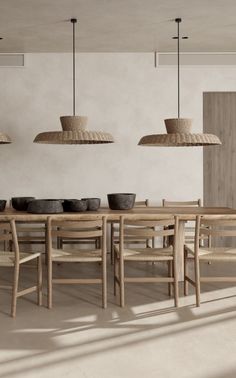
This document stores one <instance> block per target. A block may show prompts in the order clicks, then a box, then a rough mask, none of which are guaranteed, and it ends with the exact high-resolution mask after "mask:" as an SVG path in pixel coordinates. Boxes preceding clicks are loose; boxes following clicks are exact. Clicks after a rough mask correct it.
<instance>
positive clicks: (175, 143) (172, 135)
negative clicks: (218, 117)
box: [138, 18, 221, 147]
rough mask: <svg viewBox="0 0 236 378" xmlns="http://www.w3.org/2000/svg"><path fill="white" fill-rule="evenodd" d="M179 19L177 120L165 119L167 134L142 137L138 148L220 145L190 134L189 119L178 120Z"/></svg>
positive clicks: (213, 137)
mask: <svg viewBox="0 0 236 378" xmlns="http://www.w3.org/2000/svg"><path fill="white" fill-rule="evenodd" d="M181 21H182V20H181V18H176V19H175V22H176V23H177V32H178V34H177V37H174V39H177V43H178V53H177V54H178V55H177V57H178V66H177V67H178V118H170V119H165V126H166V131H167V134H151V135H145V136H144V137H142V138H141V139H140V141H139V143H138V145H139V146H150V147H152V146H153V147H155V146H156V147H194V146H211V145H219V144H221V141H220V139H219V138H218V137H217V136H216V135H213V134H192V133H191V127H192V120H191V119H189V118H180V48H179V47H180V43H179V42H180V33H179V24H180V22H181ZM182 38H183V39H187V38H188V37H182Z"/></svg>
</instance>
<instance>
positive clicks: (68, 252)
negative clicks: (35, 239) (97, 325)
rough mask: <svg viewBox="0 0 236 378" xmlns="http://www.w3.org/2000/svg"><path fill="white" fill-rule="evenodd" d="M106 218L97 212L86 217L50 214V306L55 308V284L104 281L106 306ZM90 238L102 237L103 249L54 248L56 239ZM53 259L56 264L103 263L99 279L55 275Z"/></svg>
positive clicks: (102, 283) (103, 291)
mask: <svg viewBox="0 0 236 378" xmlns="http://www.w3.org/2000/svg"><path fill="white" fill-rule="evenodd" d="M106 224H107V223H106V217H105V216H98V215H94V216H92V215H88V216H86V215H84V216H76V215H75V216H71V215H70V216H66V215H64V216H63V215H62V216H55V217H53V216H51V217H48V220H47V250H48V253H47V255H48V308H52V286H53V284H95V283H97V284H101V285H102V307H103V308H106V307H107V270H106V253H107V250H106ZM54 238H55V239H56V240H57V239H58V238H63V239H64V240H65V239H66V240H68V241H69V239H72V240H79V239H82V240H87V239H89V238H91V239H94V238H100V239H101V248H100V249H96V248H93V249H85V248H84V249H82V248H73V249H72V248H70V247H66V248H64V249H61V248H58V247H56V246H55V247H54V246H53V239H54ZM53 262H57V263H63V262H67V263H73V264H74V263H81V262H85V263H98V262H99V263H101V270H102V273H101V277H99V278H53V276H52V267H53Z"/></svg>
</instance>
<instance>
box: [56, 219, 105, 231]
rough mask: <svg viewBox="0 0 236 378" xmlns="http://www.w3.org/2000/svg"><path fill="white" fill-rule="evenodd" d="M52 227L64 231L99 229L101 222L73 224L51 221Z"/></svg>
mask: <svg viewBox="0 0 236 378" xmlns="http://www.w3.org/2000/svg"><path fill="white" fill-rule="evenodd" d="M53 226H57V227H60V228H66V229H73V228H76V229H80V228H84V229H86V228H92V227H101V226H102V220H95V221H81V222H80V221H74V222H69V221H67V222H65V221H53Z"/></svg>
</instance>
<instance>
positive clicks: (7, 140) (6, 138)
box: [0, 133, 12, 144]
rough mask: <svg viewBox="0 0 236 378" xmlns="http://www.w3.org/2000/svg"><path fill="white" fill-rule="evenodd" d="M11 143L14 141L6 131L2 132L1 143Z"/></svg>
mask: <svg viewBox="0 0 236 378" xmlns="http://www.w3.org/2000/svg"><path fill="white" fill-rule="evenodd" d="M9 143H12V141H11V138H10V137H9V136H8V135H7V134H5V133H0V144H9Z"/></svg>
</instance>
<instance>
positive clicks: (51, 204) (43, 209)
mask: <svg viewBox="0 0 236 378" xmlns="http://www.w3.org/2000/svg"><path fill="white" fill-rule="evenodd" d="M27 212H28V213H34V214H58V213H63V206H62V202H61V201H60V200H48V199H46V200H43V199H40V200H34V201H31V202H30V203H29V205H28V209H27Z"/></svg>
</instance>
